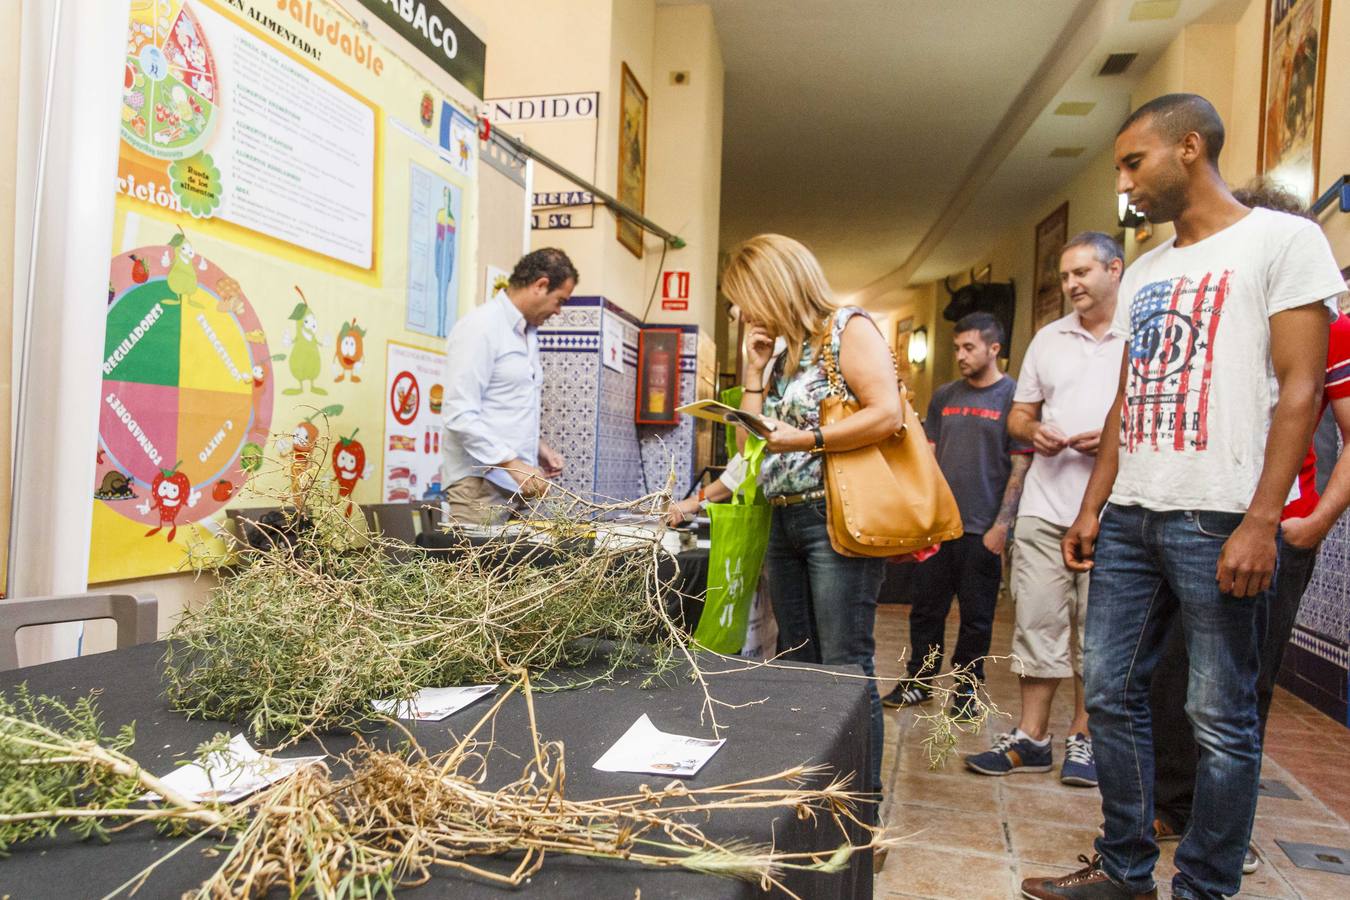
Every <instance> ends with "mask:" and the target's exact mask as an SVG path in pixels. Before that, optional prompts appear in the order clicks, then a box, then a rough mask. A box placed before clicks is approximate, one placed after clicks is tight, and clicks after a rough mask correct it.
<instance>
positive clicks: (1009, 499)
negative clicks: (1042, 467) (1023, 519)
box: [994, 453, 1031, 528]
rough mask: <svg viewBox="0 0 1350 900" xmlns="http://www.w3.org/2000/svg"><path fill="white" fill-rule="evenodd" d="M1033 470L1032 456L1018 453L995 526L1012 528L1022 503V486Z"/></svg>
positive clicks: (1013, 461)
mask: <svg viewBox="0 0 1350 900" xmlns="http://www.w3.org/2000/svg"><path fill="white" fill-rule="evenodd" d="M1030 468H1031V454H1030V453H1018V454H1016V455H1014V456H1013V458H1012V472H1011V473H1009V475H1008V486H1007V487H1005V488H1004V489H1003V504H1002V505H1001V506H1000V507H999V508H998V518H997V519H995V520H994V524H995V525H1003V526H1005V527H1007V528H1011V527H1012V523H1013V519H1015V518H1017V506H1018V504H1019V503H1021V502H1022V485H1023V484H1024V483H1025V482H1026V480H1027V469H1030Z"/></svg>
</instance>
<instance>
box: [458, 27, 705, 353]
mask: <svg viewBox="0 0 1350 900" xmlns="http://www.w3.org/2000/svg"><path fill="white" fill-rule="evenodd" d="M459 5H460V6H462V7H464V8H465V9H466V10H467V11H468V12H469V13H470V14H471V15H472V16H474V17H475V18H476V20H477V21H478V22H480V23H481V27H482V29H483V31H482V33H481V37H483V39H484V40H485V41H486V42H487V45H488V55H487V59H488V63H487V76H486V80H487V96H489V97H512V96H520V95H528V94H545V93H562V92H573V91H599V92H600V117H599V125H598V137H597V142H598V144H597V148H596V183H597V186H598V187H600V188H601V189H602V190H605V191H608V192H610V193H613V192H614V190H615V186H616V184H617V181H618V134H619V85H620V81H621V78H622V64H624V63H626V64H627V65H628V68H629V69H631V70H632V72H633V74H634V76H635V77H636V78H637V80H638V83H639V84H641V85H642V88H643V90H644V91H646V93H647V100H648V111H647V117H648V118H647V145H648V158H647V187H646V214H647V216H648V217H649V218H651V219H652V220H653V221H655V222H656V223H657V224H659V225H661V226H662V227H664V228H667V229H669V230H671V231H673V232H675V233H677V234H679V235H680V236H681V237H683V238H684V239H685V240H686V241H687V243H688V246H687V247H686V248H685V249H683V250H670V251H669V252H668V253H667V258H666V265H665V267H666V268H667V269H674V268H679V269H688V270H689V271H690V273H691V282H692V291H693V296H692V297H691V302H690V307H689V310H688V311H687V312H684V313H669V314H663V313H661V311H660V300H659V298H658V299H657V300H656V301H655V302H653V304H652V313H651V314H650V315H649V316H648V318H649V319H650V320H652V321H666V322H679V323H697V324H699V325H700V326H702V327H704V328H706V329H708V330H709V332H711V330H712V326H713V318H714V298H715V279H716V265H717V264H716V254H717V234H718V221H719V203H720V194H721V191H720V173H721V146H722V56H721V50H720V49H719V47H718V44H717V36H716V31H715V29H714V27H713V19H712V11H711V9H710V8H709V7H707V6H701V5H695V6H681V7H662V8H660V9H658V8H657V6H656V3H655V0H572V2H568V3H565V4H564V3H538V2H534V0H460V2H459ZM674 69H680V70H687V71H689V72H690V74H691V80H690V83H689V84H688V85H687V86H683V87H675V86H673V85H671V84H670V82H669V73H670V71H671V70H674ZM560 139H563V140H565V139H567V138H560ZM534 144H535V146H536V147H537V149H539V150H540V151H541V152H543V153H544V154H546V155H563V153H562V151H561V149H560V148H559V147H557V146H551V145H550V144H549V143H548V138H547V137H537V138H534ZM615 230H616V229H615V220H614V215H613V214H612V213H610V212H608V211H607V210H604V209H602V208H597V210H596V213H595V226H594V227H593V228H589V229H575V230H570V231H567V230H553V231H536V232H535V233H534V238H533V244H534V246H536V247H541V246H549V245H552V246H558V247H561V248H562V249H563V250H565V251H567V253H568V255H570V256H571V257H572V258H573V260H574V261H575V262H576V264H577V268H578V269H579V270H580V272H581V285H580V287H579V289H578V293H580V294H585V295H593V294H600V295H603V296H605V297H607V298H609V299H610V300H613V301H614V302H615V303H617V304H619V305H620V306H622V307H623V308H624V309H626V310H627V311H629V312H631V313H632V314H633V315H635V316H638V317H642V315H643V312H644V310H645V309H646V308H647V303H648V298H649V297H650V296H651V291H652V286H653V284H654V283H655V281H656V279H657V277H658V274H659V273H658V271H657V265H658V261H659V259H660V255H661V241H660V240H659V239H657V238H653V237H651V236H648V237H647V239H646V242H645V247H644V258H643V259H638V258H637V257H636V256H634V255H633V254H632V253H630V252H629V251H628V250H627V249H626V248H625V247H624V246H623V245H622V244H620V243H619V242H618V240H617V239H616V237H615Z"/></svg>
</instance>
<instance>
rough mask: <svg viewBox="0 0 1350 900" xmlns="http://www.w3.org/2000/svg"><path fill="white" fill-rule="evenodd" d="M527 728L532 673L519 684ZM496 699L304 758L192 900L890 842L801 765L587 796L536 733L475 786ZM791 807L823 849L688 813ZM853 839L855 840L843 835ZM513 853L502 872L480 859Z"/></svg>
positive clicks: (786, 858) (701, 865) (710, 867)
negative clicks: (520, 760) (452, 721)
mask: <svg viewBox="0 0 1350 900" xmlns="http://www.w3.org/2000/svg"><path fill="white" fill-rule="evenodd" d="M521 683H522V684H523V685H524V689H525V695H526V700H527V703H529V709H530V719H531V723H532V726H533V721H534V714H533V701H532V698H531V697H530V692H529V680H528V678H523V679H522V682H521ZM514 691H515V688H512V690H511V691H508V692H506V693H504V694H503V696H502V697H501V698H500V699H499V700H498V701H497V703H496V704H494V706H493V707H492V709H491V710H490V711H489V712H488V713H487V714H486V715H485V716H484V717H483V718H482V719H481V720H480V721H479V723H478V725H477V726H475V728H474V729H473V730H472V731H471V732H470V733H469V735H468V736H466V737H465V738H464V739H463V740H461V742H460V743H459V744H458V745H457V746H455V747H454V748H452V749H450V750H448V751H446V752H444V753H441V754H436V755H430V756H429V755H427V754H425V753H424V752H423V751H422V750H421V749H420V748H418V747H417V745H416V744H415V743H412V742H411V738H409V741H410V745H409V748H408V749H406V750H405V751H404V752H389V751H384V750H379V749H377V748H375V747H373V746H371V745H370V744H367V743H364V742H363V743H361V744H360V745H359V746H358V747H357V749H355V750H354V751H352V752H351V753H349V754H347V755H346V756H345V757H343V759H342V763H343V764H344V765H345V767H347V768H349V769H350V774H349V775H347V776H346V777H343V778H335V777H334V776H333V774H332V770H330V769H329V768H328V767H326V766H313V767H310V768H309V769H306V770H304V771H302V772H301V773H298V774H297V775H295V776H293V777H292V778H290V779H288V780H287V781H286V782H284V783H281V784H279V785H277V786H276V787H274V788H272V789H271V790H270V791H269V792H268V793H266V794H264V795H262V796H260V797H259V798H258V799H257V800H256V801H255V803H254V805H253V818H252V820H251V822H250V823H249V825H248V827H247V828H246V829H245V830H244V832H243V834H242V835H241V836H240V839H239V841H238V842H237V843H236V844H235V846H234V847H233V849H232V850H231V851H230V852H229V854H228V856H227V857H226V859H225V860H224V862H223V863H222V865H221V867H220V869H219V870H218V871H217V872H216V874H215V875H214V876H213V877H212V878H211V879H210V880H209V881H208V882H207V883H206V884H204V885H203V886H202V889H201V891H200V892H199V893H198V894H197V897H198V898H200V900H206V898H213V900H215V898H228V897H240V896H245V897H256V896H265V895H267V894H268V892H269V891H273V890H277V889H281V890H283V891H286V892H288V893H289V894H290V895H292V896H295V895H297V894H299V893H302V892H304V891H305V890H309V891H312V892H313V893H314V894H315V895H316V896H318V897H320V898H325V900H327V898H346V897H352V896H363V897H370V896H381V895H384V896H393V894H394V891H395V889H396V888H400V887H408V886H412V885H416V884H421V883H423V882H425V881H426V880H427V879H429V878H430V877H431V876H432V874H433V873H434V872H435V871H436V870H437V869H445V868H449V869H454V870H458V871H461V872H465V873H467V874H469V875H471V876H473V877H476V878H481V879H485V880H488V881H493V882H499V883H504V884H510V885H519V884H521V883H523V882H524V881H525V880H526V879H528V878H530V877H531V876H533V875H534V874H535V873H537V872H538V871H539V870H540V868H541V867H542V866H543V865H544V862H545V859H546V857H547V856H548V855H549V854H553V853H563V854H569V855H579V856H586V857H592V858H600V859H613V860H626V861H629V862H635V863H640V864H642V865H645V866H650V867H654V868H678V869H684V870H687V871H692V872H699V873H703V874H708V875H717V876H721V877H730V878H740V879H744V880H748V881H753V882H758V883H760V884H761V885H762V886H763V887H764V888H765V889H768V888H770V887H777V888H779V889H780V890H783V891H785V892H786V893H788V894H789V895H790V896H795V895H792V894H791V892H790V891H787V889H786V887H785V886H784V885H783V883H782V881H781V876H782V874H783V872H784V871H785V870H788V869H802V870H809V871H816V872H838V871H841V870H842V869H843V868H845V867H846V866H847V865H848V862H849V859H850V857H851V856H852V855H853V854H854V853H857V852H860V851H862V850H866V849H876V848H881V847H888V846H891V845H892V844H893V843H894V841H892V840H890V839H887V838H885V837H884V836H883V835H882V833H881V831H880V830H879V829H877V828H874V827H872V826H869V825H867V824H866V823H865V822H864V821H863V819H864V818H867V817H866V816H864V817H862V818H860V817H859V816H858V814H857V810H858V808H859V807H860V805H862V804H864V803H865V802H867V801H866V798H863V797H861V796H860V795H856V794H854V793H851V792H850V791H849V789H848V784H847V779H836V780H834V781H831V782H829V783H828V784H826V785H825V786H824V787H809V786H807V784H808V782H819V781H820V780H823V778H824V776H825V773H824V771H823V770H821V769H819V768H810V767H797V768H793V769H789V770H787V771H783V772H778V773H776V774H773V775H768V776H765V777H762V778H755V779H751V780H747V781H743V782H739V783H736V784H728V785H721V786H717V787H709V788H702V789H699V788H690V787H688V786H687V785H685V784H683V783H681V782H671V783H670V784H668V785H666V786H665V787H663V788H659V789H648V788H644V789H643V790H642V791H640V792H639V793H636V794H629V795H621V796H614V797H605V798H600V799H596V800H574V799H571V798H570V797H569V796H568V795H567V791H566V781H567V767H566V761H565V750H564V748H563V745H562V744H561V743H557V742H550V743H542V742H541V741H540V740H539V736H538V732H537V731H535V730H534V729H533V727H532V729H531V733H532V736H533V739H534V754H533V756H532V757H531V758H529V759H528V760H527V761H526V763H525V766H524V769H523V771H522V773H521V776H520V777H519V778H518V779H516V780H515V781H513V782H511V783H509V784H507V785H505V786H504V787H501V788H499V789H496V790H490V789H487V788H485V787H484V786H483V784H484V781H485V779H486V760H487V754H488V752H489V750H490V745H483V744H480V743H478V742H476V741H475V739H474V736H475V735H476V734H477V733H479V732H480V731H481V730H482V729H483V728H484V726H485V725H486V724H487V723H489V722H491V721H492V720H493V717H494V716H495V715H496V713H497V711H498V710H499V709H500V708H501V705H502V704H503V703H504V702H505V701H506V699H507V698H508V697H509V696H510V695H511V693H513V692H514ZM746 809H760V810H775V809H780V810H781V809H788V810H792V811H793V812H794V813H795V814H796V815H798V816H800V817H802V818H810V819H818V820H820V821H821V822H822V825H823V827H826V828H829V829H831V830H832V831H834V832H836V833H837V843H835V844H834V846H833V848H832V849H831V850H830V851H828V852H822V853H788V852H782V851H778V850H776V849H775V848H773V847H772V846H768V845H753V844H749V843H746V842H724V841H723V842H719V841H716V840H713V839H711V838H709V837H708V836H707V835H706V833H705V832H704V831H703V829H702V828H701V827H700V826H699V825H698V824H695V822H696V821H704V822H706V821H708V820H709V819H710V818H715V817H716V815H717V814H718V813H719V812H726V811H730V810H746ZM851 829H852V830H853V833H854V834H859V833H860V834H862V835H864V836H865V839H864V840H863V841H862V842H855V841H854V840H852V839H851V837H850V830H851ZM503 854H517V855H518V859H515V860H514V862H515V865H514V868H512V869H510V871H508V872H505V873H504V872H502V871H499V870H498V869H494V868H490V867H488V866H486V865H485V864H484V862H483V860H484V859H485V858H486V857H494V856H501V855H503Z"/></svg>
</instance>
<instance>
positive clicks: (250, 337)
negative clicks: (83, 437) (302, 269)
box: [94, 243, 273, 540]
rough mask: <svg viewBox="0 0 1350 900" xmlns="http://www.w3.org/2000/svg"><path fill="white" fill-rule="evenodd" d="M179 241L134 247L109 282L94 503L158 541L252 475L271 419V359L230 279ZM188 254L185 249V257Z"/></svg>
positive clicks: (116, 262) (213, 507)
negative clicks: (187, 282) (187, 273)
mask: <svg viewBox="0 0 1350 900" xmlns="http://www.w3.org/2000/svg"><path fill="white" fill-rule="evenodd" d="M185 246H187V245H186V244H184V243H180V244H177V245H168V244H164V245H159V246H149V247H139V248H137V249H135V250H132V251H129V252H127V253H123V254H121V255H120V256H117V257H114V258H113V261H112V268H111V272H110V280H111V284H112V300H111V301H110V302H109V305H108V313H107V315H108V324H107V338H106V339H105V343H104V354H103V388H102V395H101V397H100V413H99V429H98V430H99V454H98V464H97V466H96V473H95V481H94V488H95V494H94V496H95V497H96V498H97V499H99V500H100V501H101V502H103V503H106V504H107V505H108V506H109V508H111V509H112V510H114V511H116V512H117V513H119V514H120V515H123V516H125V517H127V518H128V519H131V520H133V521H135V522H141V523H144V524H145V525H146V526H147V528H150V529H152V530H158V529H160V528H163V529H164V530H165V531H166V532H167V534H166V536H168V537H169V540H172V539H173V538H172V537H171V536H170V535H172V534H173V531H174V529H176V527H177V526H179V525H184V524H187V523H189V522H196V521H200V520H202V519H205V518H206V517H207V516H210V515H211V514H212V513H214V512H216V511H217V510H219V509H220V508H221V507H222V506H224V505H225V503H226V502H228V501H229V500H230V498H231V497H232V496H233V495H234V494H235V493H236V492H237V491H238V490H239V487H240V485H242V484H243V483H244V480H245V478H246V477H247V474H246V470H247V469H249V468H253V467H256V465H257V464H258V462H259V455H260V448H261V447H263V446H265V445H266V441H267V435H268V428H269V427H270V425H271V421H272V398H273V387H272V364H271V362H270V360H271V354H270V353H269V352H268V349H267V341H266V338H265V336H264V334H263V331H262V325H261V323H260V322H259V320H258V316H257V314H256V313H255V312H254V310H253V307H252V306H251V305H250V304H249V302H248V298H247V297H245V296H244V292H243V289H242V288H241V287H240V285H239V283H238V282H237V281H235V280H234V279H233V278H231V277H229V276H228V275H226V274H225V272H223V271H221V269H220V268H219V267H218V266H216V265H215V264H214V263H212V262H210V261H209V260H207V259H206V258H205V257H202V256H200V255H195V254H194V255H192V256H190V257H188V260H190V262H189V263H188V264H190V265H191V267H192V269H193V274H195V276H196V284H195V286H194V287H193V288H192V290H191V291H188V292H184V287H183V285H182V284H181V283H174V282H175V279H181V278H182V277H183V273H182V271H181V270H182V269H183V268H184V267H185V264H184V249H183V248H184V247H185ZM188 252H189V253H190V252H191V251H190V250H188Z"/></svg>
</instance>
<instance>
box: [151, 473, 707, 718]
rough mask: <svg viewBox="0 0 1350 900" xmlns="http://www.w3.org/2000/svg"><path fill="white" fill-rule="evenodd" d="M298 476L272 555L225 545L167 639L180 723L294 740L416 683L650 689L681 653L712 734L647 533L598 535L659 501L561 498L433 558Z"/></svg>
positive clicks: (656, 549) (654, 541) (654, 539)
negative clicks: (634, 682)
mask: <svg viewBox="0 0 1350 900" xmlns="http://www.w3.org/2000/svg"><path fill="white" fill-rule="evenodd" d="M300 480H301V482H302V485H301V486H302V488H303V492H302V493H300V494H298V495H297V496H298V497H299V499H300V500H301V501H302V502H303V504H304V506H303V508H302V512H297V513H296V514H295V515H294V516H293V517H292V519H291V520H290V521H289V522H288V523H286V524H285V525H284V527H274V528H272V529H271V532H272V533H271V534H270V537H271V538H272V540H271V541H270V542H269V543H270V546H266V547H263V548H254V547H244V546H241V547H238V548H236V549H237V551H238V554H237V556H238V559H237V562H238V564H237V565H236V566H235V568H234V569H233V570H232V571H231V572H228V573H224V574H223V575H222V579H221V583H220V585H219V586H218V587H216V588H215V589H214V590H213V591H212V593H211V595H210V598H209V599H208V601H207V602H206V603H205V604H203V605H201V606H199V607H196V608H193V609H189V610H187V611H186V612H185V613H184V614H183V616H182V618H181V619H180V620H179V622H178V624H177V625H176V626H175V628H174V629H173V631H172V632H171V634H170V636H169V646H168V650H167V652H166V654H165V660H164V662H165V669H166V682H167V685H168V695H169V698H170V701H171V703H172V704H173V705H174V706H175V708H177V709H179V710H180V711H182V712H184V713H186V714H187V715H189V716H193V717H206V718H213V719H226V720H242V721H243V722H244V723H245V726H246V728H247V729H248V731H249V732H250V733H251V734H252V735H253V736H254V737H255V738H256V739H259V740H269V739H271V738H272V737H273V736H280V737H281V738H282V739H285V740H288V741H294V740H298V739H300V738H302V737H305V736H307V735H311V734H314V733H317V732H320V731H323V730H328V729H333V728H354V727H359V726H361V725H362V724H363V723H365V722H368V721H370V720H372V719H373V718H374V713H373V712H372V710H371V707H370V705H371V703H372V702H373V701H375V700H380V699H390V700H397V701H410V700H411V699H412V697H413V695H414V694H415V693H416V692H417V691H418V690H419V689H421V688H423V687H432V686H448V685H456V684H473V683H485V682H496V681H501V680H504V679H508V678H512V677H517V676H518V673H519V672H520V671H522V670H524V669H529V670H531V671H534V672H542V671H548V670H557V669H562V668H567V667H576V666H579V665H582V664H584V663H587V662H591V661H595V660H598V661H600V662H602V663H603V672H602V673H601V674H600V675H599V676H597V677H599V678H608V677H611V676H612V675H613V673H614V672H615V671H617V670H618V669H620V668H625V667H631V666H633V665H635V664H638V663H641V664H642V665H643V666H645V667H646V668H647V669H648V671H649V676H648V680H649V681H652V680H656V679H658V678H661V677H664V676H665V675H667V674H668V673H670V672H671V671H672V667H673V665H674V663H675V661H676V660H677V659H678V658H681V657H682V658H683V659H684V660H685V661H686V662H687V663H688V664H689V665H690V667H691V671H692V672H693V675H692V676H691V677H693V678H694V679H695V680H696V681H697V682H699V683H700V684H702V685H703V687H704V688H705V698H706V699H705V712H706V713H707V714H708V718H710V719H711V720H712V724H713V725H714V727H715V725H716V717H715V714H714V713H715V709H716V708H717V706H718V703H717V701H715V700H713V699H712V698H711V697H710V695H708V694H707V692H706V684H703V682H702V676H701V675H700V674H699V673H698V666H697V661H696V659H695V657H694V654H693V653H692V651H691V650H690V648H689V638H688V636H687V635H686V634H684V633H683V632H682V631H681V629H680V628H679V627H678V625H677V623H676V622H675V621H674V620H673V618H672V616H671V614H670V613H669V611H668V610H667V608H666V599H667V596H668V595H669V592H670V590H671V586H670V584H669V583H663V582H662V579H661V576H660V574H659V572H660V569H661V565H662V554H663V553H664V551H662V550H661V548H660V546H659V534H658V533H655V532H653V533H652V534H651V535H650V537H649V538H646V539H644V538H640V537H633V536H625V540H624V542H623V543H619V542H615V541H612V540H607V539H606V534H605V532H604V531H603V529H602V528H600V525H599V523H598V522H597V518H598V517H599V516H601V515H603V514H607V513H610V512H612V511H614V510H616V509H619V508H628V509H634V508H636V509H644V510H645V509H646V507H647V506H649V505H652V504H654V503H655V502H656V500H655V496H656V495H653V497H647V498H642V499H641V500H639V501H636V502H635V503H633V504H600V505H597V504H592V503H588V502H587V501H585V500H583V499H582V498H580V497H577V496H576V495H574V494H570V493H568V492H566V491H561V490H560V491H557V492H555V493H556V496H555V497H554V498H553V499H552V500H551V501H549V504H548V505H547V506H545V505H541V506H539V507H537V509H536V515H539V516H547V518H543V519H540V520H537V521H536V522H533V523H532V525H534V526H536V527H534V528H532V529H520V530H518V531H515V532H511V533H507V534H504V535H502V536H501V537H500V538H499V539H496V540H493V541H491V542H488V543H486V544H484V543H469V542H466V543H465V544H464V545H463V546H461V547H458V548H456V551H455V552H454V553H453V554H450V555H449V556H444V555H438V554H436V553H426V552H422V551H419V550H417V549H416V548H412V547H409V546H408V545H406V544H403V543H401V542H397V541H392V540H388V539H385V538H383V537H382V536H378V535H377V536H372V535H368V534H365V533H364V532H363V531H362V530H361V529H360V528H358V527H356V526H355V525H354V524H353V520H352V519H351V518H349V517H348V516H347V515H346V510H347V507H348V504H347V501H346V499H345V498H342V497H339V496H337V494H336V491H335V490H334V489H333V488H332V486H331V485H330V484H328V483H327V482H326V481H325V480H324V479H323V478H314V479H312V480H310V481H308V482H305V481H304V480H303V479H300ZM289 497H290V495H289V494H286V495H283V496H279V497H278V498H277V499H282V500H284V499H288V498H289ZM666 559H667V560H668V559H669V557H668V556H667V557H666ZM667 565H668V563H667ZM551 686H552V687H558V686H559V685H558V684H557V683H553V684H552V685H551Z"/></svg>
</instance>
